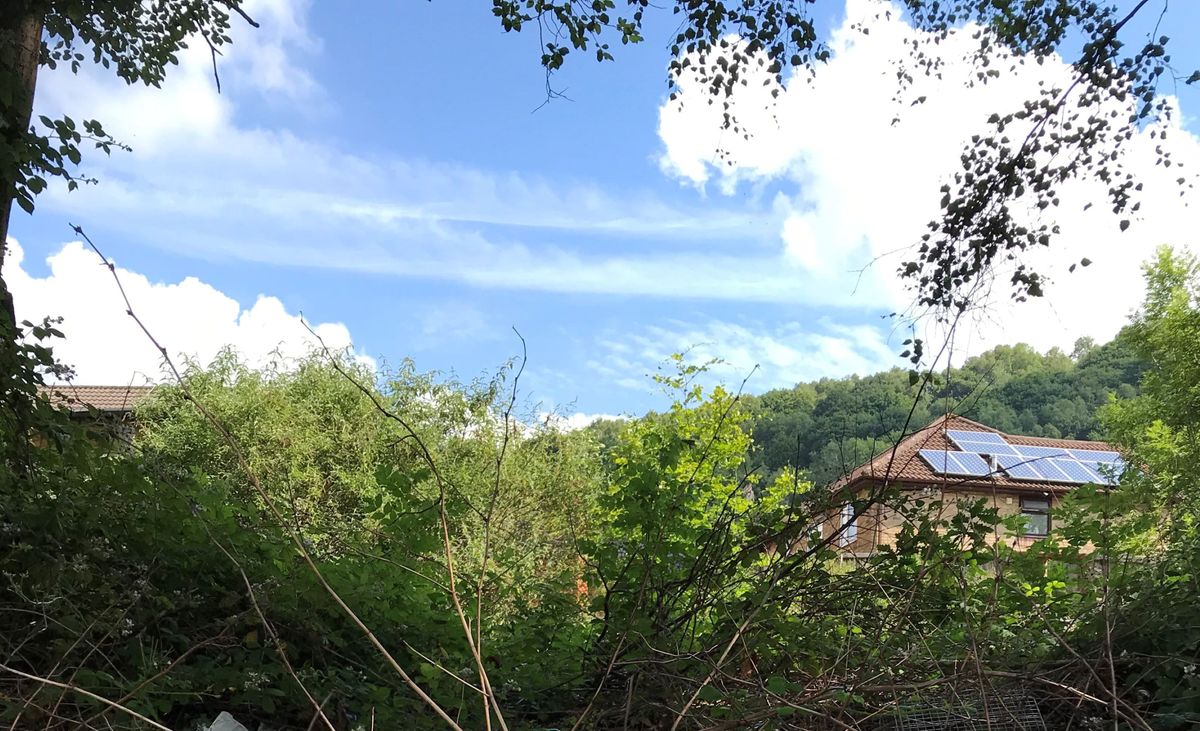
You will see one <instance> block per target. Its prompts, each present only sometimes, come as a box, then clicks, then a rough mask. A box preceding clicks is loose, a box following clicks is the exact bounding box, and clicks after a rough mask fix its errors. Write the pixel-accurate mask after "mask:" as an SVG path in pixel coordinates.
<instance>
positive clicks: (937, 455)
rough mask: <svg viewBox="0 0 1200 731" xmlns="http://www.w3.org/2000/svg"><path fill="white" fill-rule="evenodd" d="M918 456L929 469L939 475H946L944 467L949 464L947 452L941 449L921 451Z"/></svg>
mask: <svg viewBox="0 0 1200 731" xmlns="http://www.w3.org/2000/svg"><path fill="white" fill-rule="evenodd" d="M920 454H921V459H923V460H925V462H926V463H927V464H928V465H929V468H930V469H932V470H933V471H934V472H936V473H938V474H939V475H944V474H946V472H947V470H946V466H947V464H948V463H949V462H950V458H949V457H948V456H947V455H949V454H950V453H949V452H947V451H945V450H942V449H922V450H921V452H920Z"/></svg>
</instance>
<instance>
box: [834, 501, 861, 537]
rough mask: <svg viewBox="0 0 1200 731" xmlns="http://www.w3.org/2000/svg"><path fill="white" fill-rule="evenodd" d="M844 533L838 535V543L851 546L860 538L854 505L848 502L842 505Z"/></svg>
mask: <svg viewBox="0 0 1200 731" xmlns="http://www.w3.org/2000/svg"><path fill="white" fill-rule="evenodd" d="M842 528H843V530H842V534H841V535H840V536H838V543H840V544H841V545H843V546H849V545H850V544H851V543H854V541H855V539H857V538H858V521H856V520H855V519H854V505H853V504H852V503H846V504H845V505H844V506H842Z"/></svg>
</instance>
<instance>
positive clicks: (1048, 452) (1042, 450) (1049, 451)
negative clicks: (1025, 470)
mask: <svg viewBox="0 0 1200 731" xmlns="http://www.w3.org/2000/svg"><path fill="white" fill-rule="evenodd" d="M1016 447H1017V453H1018V454H1020V455H1021V456H1022V457H1070V456H1071V455H1070V454H1069V453H1068V452H1067V450H1065V449H1063V448H1061V447H1033V446H1028V445H1025V444H1018V445H1016Z"/></svg>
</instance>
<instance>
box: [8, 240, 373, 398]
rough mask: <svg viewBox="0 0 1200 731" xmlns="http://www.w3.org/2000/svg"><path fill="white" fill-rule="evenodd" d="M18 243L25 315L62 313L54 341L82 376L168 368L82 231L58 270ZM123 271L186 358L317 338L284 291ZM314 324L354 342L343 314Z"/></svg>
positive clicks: (141, 378)
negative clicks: (34, 264)
mask: <svg viewBox="0 0 1200 731" xmlns="http://www.w3.org/2000/svg"><path fill="white" fill-rule="evenodd" d="M9 245H10V247H11V249H10V251H9V254H8V259H7V260H6V261H5V278H6V279H7V281H8V285H9V287H10V289H11V290H12V293H13V300H14V302H15V303H16V307H17V319H18V320H30V321H32V322H38V321H40V320H41V319H42V318H43V317H46V316H51V317H57V316H61V317H63V323H62V325H61V326H59V327H60V329H61V330H62V331H63V333H64V334H65V335H66V337H65V339H63V340H56V341H53V342H52V345H53V347H54V351H55V354H56V355H57V357H58V359H59V360H60V362H62V363H65V364H67V365H70V366H73V367H74V368H75V371H76V373H77V378H76V382H77V383H82V384H127V383H140V382H145V381H157V380H161V379H162V378H163V377H164V375H165V373H164V371H163V369H162V366H163V363H162V359H161V357H160V355H159V353H158V352H157V351H156V350H155V348H154V346H153V345H152V344H151V343H150V341H149V339H148V338H147V337H146V336H145V334H144V333H142V331H141V330H140V329H139V328H138V326H137V324H136V323H134V321H133V320H132V318H130V317H129V316H128V315H126V312H125V304H124V301H123V300H122V299H121V294H120V292H119V291H118V290H117V286H116V284H115V283H114V282H113V279H112V275H111V274H110V273H109V272H108V269H106V268H105V267H103V266H102V265H101V264H100V261H99V259H98V258H97V257H96V255H95V254H94V253H93V252H91V251H89V250H88V249H86V248H85V247H84V246H83V244H81V243H80V242H77V241H76V242H72V243H69V244H66V245H65V246H64V247H63V248H62V250H60V251H59V252H58V253H56V254H54V255H53V256H51V257H49V258H48V259H47V262H48V264H49V267H50V273H49V274H48V275H47V276H45V277H36V276H33V275H31V274H30V273H29V272H28V271H27V270H26V269H25V267H24V265H23V264H24V262H23V256H24V252H23V251H22V249H21V247H20V246H19V245H18V244H17V242H16V241H14V240H13V239H9ZM117 275H118V276H119V277H120V279H121V284H122V285H123V286H124V288H125V291H126V293H127V294H128V296H129V299H130V301H131V302H132V303H133V307H134V312H135V313H136V314H137V315H138V317H139V318H141V319H142V321H143V322H144V323H145V324H146V327H147V329H149V330H150V332H151V333H152V334H153V335H154V336H155V337H156V338H157V339H158V340H159V342H160V343H162V345H163V347H165V348H166V349H167V351H168V352H169V353H170V354H171V356H172V358H173V359H175V361H176V364H177V365H182V362H181V361H182V359H183V358H194V359H196V360H198V361H199V362H200V363H202V364H206V363H208V362H209V361H210V360H211V359H212V358H213V356H215V355H216V354H217V352H218V351H219V350H220V349H221V348H222V347H225V346H227V345H228V346H231V347H233V348H234V349H235V350H237V351H238V352H239V353H240V354H241V355H242V356H243V357H244V358H246V359H247V361H249V362H250V363H251V364H255V365H261V364H265V363H266V362H268V361H270V360H272V359H274V358H276V357H277V356H278V357H282V358H283V359H284V360H285V361H286V360H289V359H294V358H298V357H301V356H303V355H306V354H307V353H309V352H310V350H311V349H312V348H314V347H315V346H316V345H317V343H316V340H315V339H314V338H313V337H312V335H310V334H309V333H308V331H307V330H306V329H305V328H304V325H303V324H302V321H301V319H300V317H299V316H298V315H294V314H291V313H289V312H288V311H287V308H286V307H285V306H284V304H283V303H282V302H280V301H279V300H278V299H276V298H275V297H268V296H266V295H259V297H258V299H257V300H256V301H255V302H254V304H253V305H252V306H250V307H249V308H248V309H247V308H243V307H242V305H241V304H239V303H238V302H237V301H236V300H234V299H233V298H231V297H229V296H228V295H226V294H224V293H222V292H220V291H219V290H217V289H215V288H214V287H212V286H211V285H208V284H205V283H204V282H202V281H200V280H199V279H197V278H195V277H187V278H186V279H183V280H182V281H179V282H152V281H150V280H149V279H148V278H147V277H145V276H143V275H141V274H139V273H137V272H134V271H129V270H127V269H123V268H121V267H119V266H118V267H117ZM313 330H314V331H315V332H316V333H317V334H318V335H319V336H320V337H321V339H323V340H324V341H325V344H326V345H327V346H328V347H329V348H330V349H332V350H334V351H339V350H342V349H344V348H348V347H351V341H350V332H349V330H347V328H346V326H345V325H342V324H341V323H322V324H319V325H314V326H313ZM358 357H359V358H360V359H361V360H363V361H364V362H366V363H368V364H373V362H372V361H371V360H370V359H369V358H366V357H365V356H361V355H360V356H358Z"/></svg>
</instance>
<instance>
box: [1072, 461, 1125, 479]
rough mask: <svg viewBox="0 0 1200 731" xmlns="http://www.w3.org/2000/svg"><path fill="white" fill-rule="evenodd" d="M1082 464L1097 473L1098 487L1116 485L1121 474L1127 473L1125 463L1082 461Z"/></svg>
mask: <svg viewBox="0 0 1200 731" xmlns="http://www.w3.org/2000/svg"><path fill="white" fill-rule="evenodd" d="M1081 464H1083V466H1084V467H1087V468H1088V469H1089V470H1091V471H1092V472H1095V473H1096V478H1097V479H1096V484H1097V485H1115V484H1117V479H1118V478H1120V476H1121V473H1122V472H1124V471H1125V463H1124V462H1092V461H1090V460H1081Z"/></svg>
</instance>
